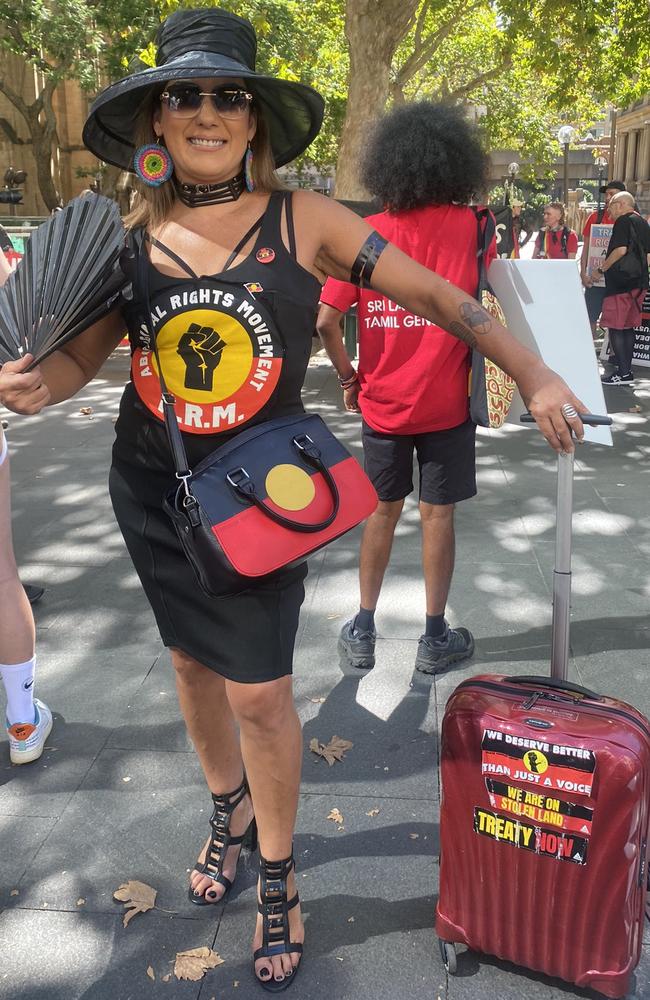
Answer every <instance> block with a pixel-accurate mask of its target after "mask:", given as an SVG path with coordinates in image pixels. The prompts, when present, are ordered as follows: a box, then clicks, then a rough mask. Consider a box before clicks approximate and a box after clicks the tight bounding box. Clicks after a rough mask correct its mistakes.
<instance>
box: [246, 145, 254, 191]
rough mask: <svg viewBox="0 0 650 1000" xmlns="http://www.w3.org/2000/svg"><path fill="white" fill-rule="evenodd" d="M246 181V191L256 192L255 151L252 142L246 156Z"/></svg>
mask: <svg viewBox="0 0 650 1000" xmlns="http://www.w3.org/2000/svg"><path fill="white" fill-rule="evenodd" d="M244 180H245V182H246V190H247V191H254V190H255V181H254V180H253V150H252V149H251V144H250V142H249V143H248V148H247V150H246V155H245V156H244Z"/></svg>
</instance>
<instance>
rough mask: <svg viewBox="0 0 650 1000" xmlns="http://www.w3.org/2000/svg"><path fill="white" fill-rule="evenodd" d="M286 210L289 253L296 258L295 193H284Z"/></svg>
mask: <svg viewBox="0 0 650 1000" xmlns="http://www.w3.org/2000/svg"><path fill="white" fill-rule="evenodd" d="M284 206H285V208H284V210H285V214H286V217H287V236H288V237H289V253H290V254H291V256H292V257H293V258H294V259H295V257H296V230H295V227H294V224H293V191H285V192H284Z"/></svg>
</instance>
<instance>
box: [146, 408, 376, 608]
mask: <svg viewBox="0 0 650 1000" xmlns="http://www.w3.org/2000/svg"><path fill="white" fill-rule="evenodd" d="M170 412H171V413H173V412H174V411H173V408H172V409H171V411H170ZM174 419H175V417H174ZM177 427H178V425H177ZM179 437H180V434H179ZM181 443H182V442H181ZM176 475H177V476H178V477H179V479H180V480H181V482H180V484H179V485H178V487H177V488H176V489H175V490H173V491H172V492H171V493H169V494H168V495H167V497H166V498H165V500H164V502H163V506H164V509H165V510H166V512H167V513H168V514H169V516H170V517H171V519H172V522H173V524H174V527H175V528H176V533H177V534H178V537H179V539H180V542H181V545H182V546H183V549H184V551H185V554H186V556H187V558H188V560H189V561H190V563H191V565H192V566H193V568H194V572H195V574H196V577H197V579H198V581H199V584H200V585H201V587H202V588H203V590H205V591H206V593H208V594H210V595H211V596H213V597H223V596H226V595H228V594H233V593H237V592H239V591H242V590H246V589H248V588H249V587H250V585H251V583H252V581H253V580H254V579H258V580H259V579H260V578H265V577H269V578H270V577H272V576H273V574H275V573H277V571H278V570H281V569H283V568H286V567H289V566H291V565H293V564H296V563H299V562H301V561H302V560H303V559H304V558H305V557H306V556H308V555H310V554H311V553H313V552H316V551H317V550H318V549H320V548H322V547H323V546H324V545H327V544H328V542H331V541H333V540H334V539H335V538H338V537H340V535H343V534H345V532H346V531H349V530H350V529H351V528H354V527H355V526H356V525H357V524H360V523H361V521H364V520H365V519H366V518H367V517H368V516H369V515H370V514H371V513H372V512H373V510H374V509H375V507H376V506H377V494H376V493H375V490H374V487H373V486H372V483H371V482H370V480H369V479H368V477H367V476H366V474H365V472H364V471H363V469H362V468H361V466H360V465H359V463H358V462H357V461H356V459H354V458H353V457H352V456H351V455H350V454H349V452H348V451H347V450H346V448H345V447H344V446H343V445H342V444H341V442H340V441H338V440H337V438H336V437H334V435H333V434H332V432H331V431H330V430H329V429H328V427H327V425H326V424H325V422H324V421H323V420H322V419H321V417H319V416H318V414H314V413H301V414H298V415H296V416H288V417H278V418H276V419H274V420H267V421H265V422H264V423H261V424H258V425H257V426H255V427H251V428H250V429H249V430H247V431H242V432H241V433H240V434H238V435H237V437H236V438H234V439H233V440H231V441H228V442H227V443H226V444H224V445H222V446H221V447H220V448H217V449H216V451H213V452H212V453H211V454H210V455H208V456H207V458H205V459H203V461H202V462H201V463H200V464H199V465H198V466H197V467H196V469H195V470H194V471H193V472H189V471H188V472H185V471H184V470H182V469H177V472H176Z"/></svg>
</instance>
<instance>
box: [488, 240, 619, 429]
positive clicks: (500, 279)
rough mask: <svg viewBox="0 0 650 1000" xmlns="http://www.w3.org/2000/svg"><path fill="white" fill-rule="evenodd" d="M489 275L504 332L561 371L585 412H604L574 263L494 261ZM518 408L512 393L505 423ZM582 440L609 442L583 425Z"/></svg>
mask: <svg viewBox="0 0 650 1000" xmlns="http://www.w3.org/2000/svg"><path fill="white" fill-rule="evenodd" d="M489 278H490V283H491V285H492V287H493V289H494V292H495V295H496V296H497V298H498V299H499V302H500V303H501V308H502V309H503V311H504V313H505V316H506V320H507V322H508V329H509V330H510V333H512V335H513V336H514V337H516V338H517V340H518V341H519V342H520V343H521V344H523V345H524V346H525V347H529V348H530V349H531V350H532V351H534V352H535V354H538V355H539V356H540V357H541V358H542V360H543V361H544V362H545V363H546V364H547V365H548V366H549V368H552V369H553V370H554V371H556V372H557V373H558V375H561V376H562V378H563V379H564V381H565V382H566V383H567V385H569V386H571V388H572V389H573V391H574V393H575V394H576V396H577V397H578V399H581V400H582V402H583V403H584V404H585V406H586V407H587V410H588V411H589V412H590V413H599V414H602V413H607V408H606V406H605V397H604V394H603V387H602V384H601V381H600V372H599V370H598V362H597V359H596V352H595V350H594V342H593V338H592V335H591V327H590V326H589V317H588V316H587V309H586V306H585V301H584V293H583V290H582V283H581V281H580V275H579V272H578V268H577V266H576V263H575V261H572V260H504V259H497V260H495V261H494V262H493V263H492V266H491V267H490V273H489ZM524 411H525V407H524V405H523V402H522V400H521V397H520V395H519V393H515V397H514V399H513V402H512V407H511V410H510V415H509V417H508V422H509V423H517V424H518V423H519V417H520V415H521V414H522V413H523V412H524ZM585 441H593V442H596V443H597V444H610V445H611V444H612V434H611V431H610V429H609V427H585Z"/></svg>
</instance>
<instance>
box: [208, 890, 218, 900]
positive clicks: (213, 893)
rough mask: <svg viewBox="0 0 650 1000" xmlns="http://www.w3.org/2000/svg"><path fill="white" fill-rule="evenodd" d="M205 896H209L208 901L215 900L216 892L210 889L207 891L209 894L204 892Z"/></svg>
mask: <svg viewBox="0 0 650 1000" xmlns="http://www.w3.org/2000/svg"><path fill="white" fill-rule="evenodd" d="M206 896H209V897H210V899H216V898H217V894H216V892H215V891H214V889H210V891H209V892H206Z"/></svg>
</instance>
